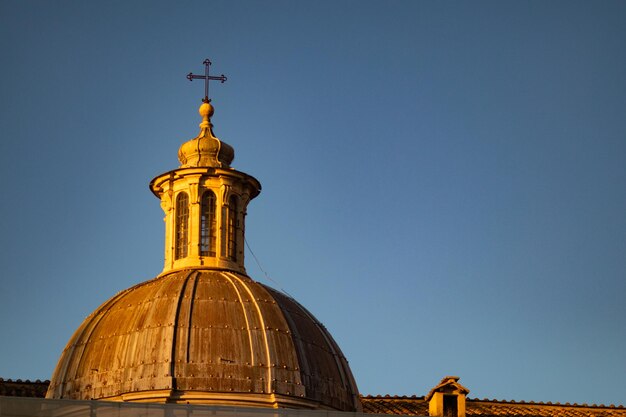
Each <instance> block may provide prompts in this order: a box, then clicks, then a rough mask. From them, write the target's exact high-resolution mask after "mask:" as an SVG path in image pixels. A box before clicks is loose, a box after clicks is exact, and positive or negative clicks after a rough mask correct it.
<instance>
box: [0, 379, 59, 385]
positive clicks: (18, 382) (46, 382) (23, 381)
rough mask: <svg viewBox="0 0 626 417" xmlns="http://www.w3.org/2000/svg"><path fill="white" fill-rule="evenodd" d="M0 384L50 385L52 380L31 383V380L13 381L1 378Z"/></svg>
mask: <svg viewBox="0 0 626 417" xmlns="http://www.w3.org/2000/svg"><path fill="white" fill-rule="evenodd" d="M0 382H11V383H14V384H49V383H50V380H49V379H46V380H43V381H42V380H41V379H37V380H35V381H31V380H30V379H19V378H18V379H11V378H7V379H4V378H0Z"/></svg>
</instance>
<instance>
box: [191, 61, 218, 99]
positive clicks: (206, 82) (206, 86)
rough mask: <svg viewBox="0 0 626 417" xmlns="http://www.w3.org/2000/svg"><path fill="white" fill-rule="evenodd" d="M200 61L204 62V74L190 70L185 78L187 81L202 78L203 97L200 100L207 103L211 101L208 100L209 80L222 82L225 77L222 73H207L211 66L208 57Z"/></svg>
mask: <svg viewBox="0 0 626 417" xmlns="http://www.w3.org/2000/svg"><path fill="white" fill-rule="evenodd" d="M202 63H203V64H204V75H196V74H192V73H191V72H190V73H189V74H187V79H188V80H189V81H193V80H204V99H202V101H203V102H204V103H209V102H210V101H211V100H209V81H210V80H215V81H220V82H221V83H222V84H224V81H226V80H227V78H226V76H225V75H224V74H222V75H220V76H219V77H216V76H213V75H209V67H210V66H211V61H210V60H209V59H208V58H207V59H205V60H204V62H202Z"/></svg>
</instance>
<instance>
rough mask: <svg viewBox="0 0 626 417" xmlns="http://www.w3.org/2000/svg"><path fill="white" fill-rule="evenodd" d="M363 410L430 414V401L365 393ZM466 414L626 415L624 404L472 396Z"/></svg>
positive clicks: (523, 416)
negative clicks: (516, 399)
mask: <svg viewBox="0 0 626 417" xmlns="http://www.w3.org/2000/svg"><path fill="white" fill-rule="evenodd" d="M361 403H362V404H363V411H364V412H365V413H371V414H393V415H400V414H404V415H412V416H428V402H427V401H426V400H425V399H424V397H397V396H396V397H391V396H385V397H384V398H382V397H380V396H376V397H374V396H371V395H368V396H363V397H361ZM465 408H466V416H467V417H473V416H481V417H490V416H520V417H626V408H624V406H621V405H620V406H615V405H610V406H605V405H603V404H601V405H595V404H594V405H591V406H589V405H586V404H581V405H579V404H569V403H566V404H552V403H550V402H547V403H536V402H524V401H502V400H488V399H482V400H479V399H471V398H468V399H467V401H466V405H465Z"/></svg>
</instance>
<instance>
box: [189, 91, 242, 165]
mask: <svg viewBox="0 0 626 417" xmlns="http://www.w3.org/2000/svg"><path fill="white" fill-rule="evenodd" d="M214 111H215V109H214V107H213V106H212V105H211V103H210V102H208V100H207V102H203V103H202V105H201V106H200V108H199V109H198V113H200V116H201V117H202V123H200V134H199V135H198V136H196V137H195V138H193V139H191V140H190V141H187V142H185V143H183V144H182V146H181V147H180V149H179V150H178V160H179V161H180V164H181V165H180V167H181V168H190V167H220V168H228V167H230V164H231V162H233V159H234V158H235V150H234V149H233V148H232V146H230V145H229V144H227V143H225V142H222V141H221V140H219V139H218V138H216V137H215V135H214V134H213V124H212V123H211V117H212V116H213V113H214Z"/></svg>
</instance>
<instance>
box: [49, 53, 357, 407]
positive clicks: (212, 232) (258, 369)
mask: <svg viewBox="0 0 626 417" xmlns="http://www.w3.org/2000/svg"><path fill="white" fill-rule="evenodd" d="M204 64H205V75H204V76H200V75H194V74H191V73H190V74H189V75H188V76H187V78H188V79H190V80H191V79H198V78H200V79H204V80H205V92H207V91H208V86H207V83H208V81H209V80H216V79H217V80H220V81H225V80H226V77H224V76H223V75H222V76H220V77H211V76H210V75H209V65H210V64H211V62H210V61H209V60H208V59H207V60H205V62H204ZM202 101H203V104H202V105H201V106H200V109H199V112H200V116H201V117H202V123H200V134H199V135H198V136H197V137H196V138H194V139H192V140H191V141H189V142H187V143H185V144H183V145H182V146H181V147H180V150H179V153H178V156H179V160H180V162H181V165H180V166H179V167H178V168H177V169H174V170H172V171H169V172H166V173H163V174H161V175H158V176H157V177H156V178H154V179H153V180H152V181H151V182H150V190H151V191H152V193H153V194H154V195H155V196H156V197H157V198H158V199H159V202H160V205H161V208H162V209H163V212H164V215H165V216H164V218H163V221H164V223H165V240H164V244H165V245H164V246H165V247H164V249H165V251H164V262H163V272H161V274H160V275H159V276H158V277H156V278H155V279H153V280H150V281H146V282H144V283H141V284H138V285H136V286H134V287H131V288H129V289H127V290H125V291H122V292H120V293H119V294H117V295H116V296H114V297H113V298H111V299H110V300H109V301H107V302H105V303H104V304H102V305H101V306H100V307H99V308H98V309H97V310H96V311H94V312H93V313H92V314H91V315H90V316H88V317H87V318H86V319H85V320H84V321H83V323H82V324H81V326H80V327H79V328H78V330H76V332H75V333H74V335H73V336H72V337H71V339H70V341H69V342H68V344H67V346H66V347H65V350H64V351H63V353H62V355H61V358H60V359H59V362H58V364H57V367H56V370H55V371H54V374H53V376H52V378H51V380H50V386H49V388H48V392H47V394H46V397H47V398H67V399H81V400H84V399H94V400H98V399H101V400H110V401H136V402H171V403H193V404H214V405H234V406H252V407H274V408H275V407H285V408H303V409H326V410H338V411H359V410H360V409H361V404H360V401H359V393H358V390H357V387H356V384H355V382H354V378H353V377H352V373H351V372H350V367H349V366H348V362H347V361H346V359H345V357H344V356H343V354H342V353H341V350H340V349H339V347H338V346H337V344H336V343H335V341H334V340H333V338H332V337H331V335H330V334H329V333H328V331H327V330H326V329H325V328H324V326H323V325H322V324H321V323H320V322H319V321H317V319H315V317H313V315H311V313H309V312H308V311H307V310H306V309H305V308H304V307H302V306H301V305H300V304H298V303H297V302H296V301H295V300H293V299H292V298H290V297H288V296H286V295H284V294H282V293H280V292H278V291H275V290H273V289H271V288H269V287H267V286H265V285H263V284H260V283H258V282H255V281H253V280H252V279H250V277H248V275H247V273H246V269H245V262H244V257H245V251H244V247H245V243H246V240H245V219H246V214H247V207H248V204H249V203H250V201H251V200H252V199H254V198H255V197H257V196H258V195H259V193H260V192H261V184H260V183H259V181H258V180H256V179H255V178H254V177H252V176H250V175H248V174H246V173H244V172H240V171H237V170H236V169H233V168H231V167H230V163H231V162H232V160H233V158H234V150H233V148H232V147H230V146H228V145H226V144H225V143H224V142H221V141H220V140H219V139H217V138H215V136H214V135H213V132H212V126H213V125H212V124H211V116H212V115H213V112H214V109H213V106H212V105H211V104H210V100H209V98H208V93H205V98H204V100H202Z"/></svg>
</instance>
